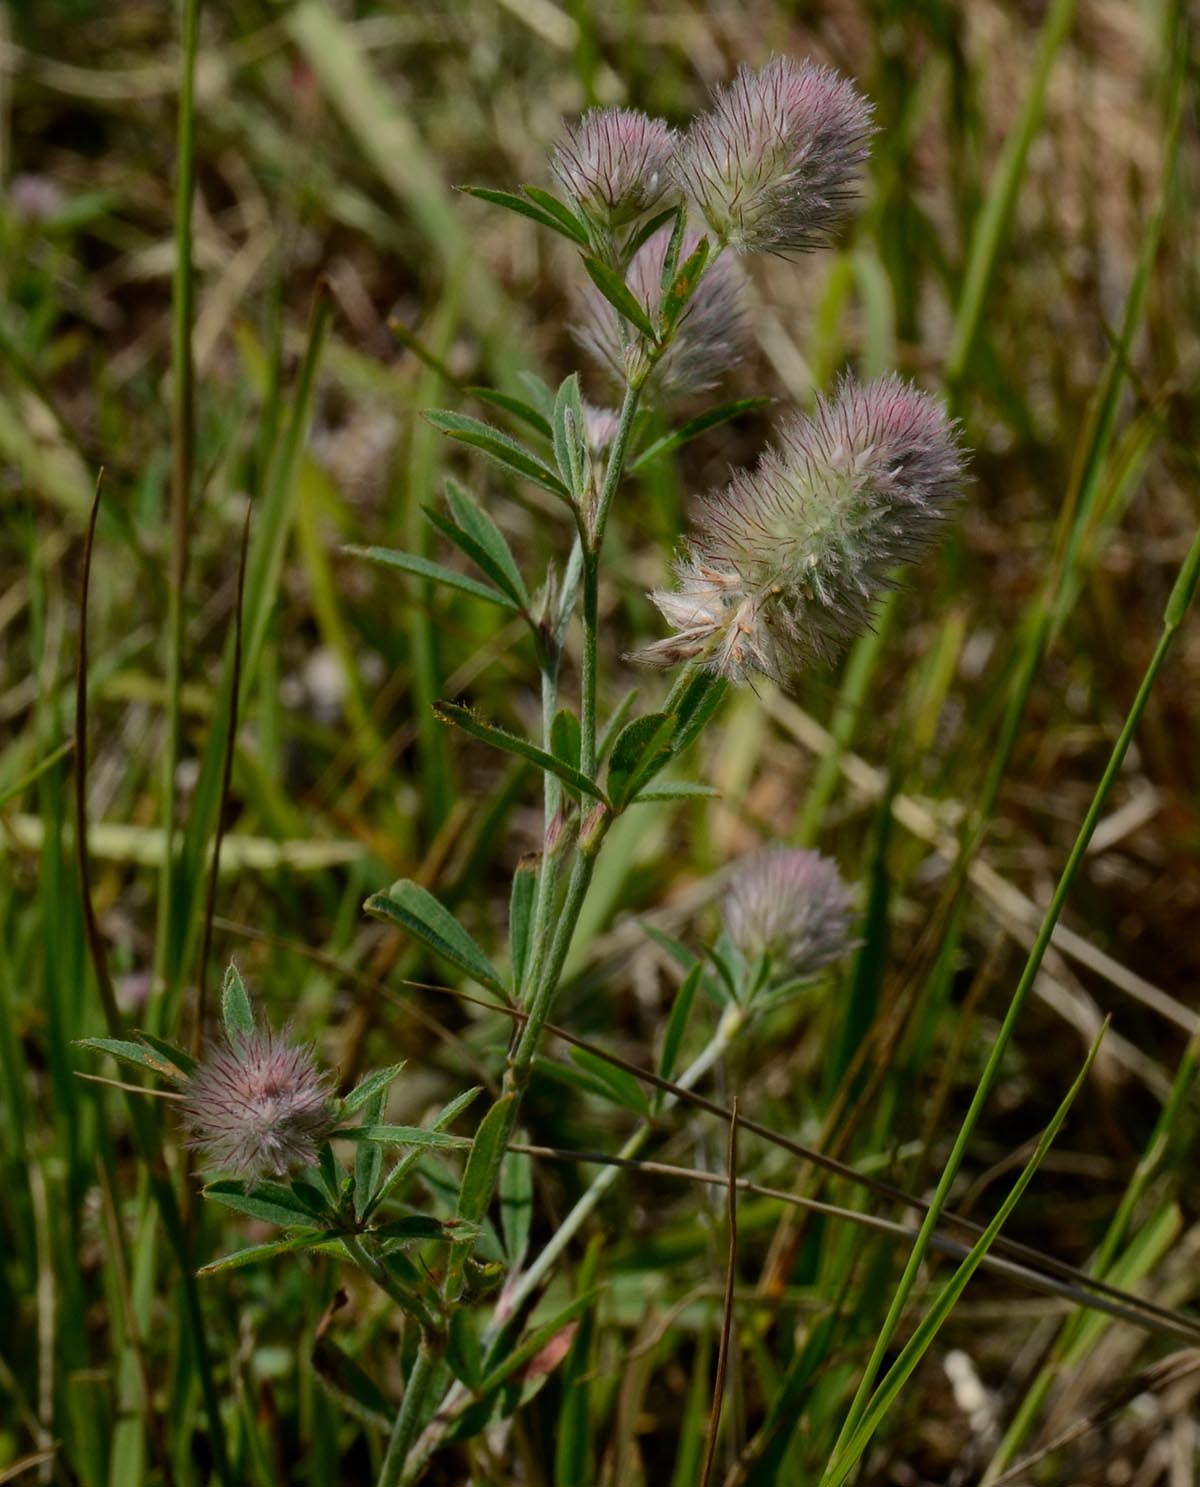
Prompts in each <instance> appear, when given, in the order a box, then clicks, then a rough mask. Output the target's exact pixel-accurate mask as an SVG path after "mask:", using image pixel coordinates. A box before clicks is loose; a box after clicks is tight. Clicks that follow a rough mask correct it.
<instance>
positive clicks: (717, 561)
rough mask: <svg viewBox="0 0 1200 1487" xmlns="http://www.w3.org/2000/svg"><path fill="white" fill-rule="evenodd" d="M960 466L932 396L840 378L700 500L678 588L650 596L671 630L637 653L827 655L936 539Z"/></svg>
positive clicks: (905, 386) (795, 659)
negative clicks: (755, 458) (895, 574)
mask: <svg viewBox="0 0 1200 1487" xmlns="http://www.w3.org/2000/svg"><path fill="white" fill-rule="evenodd" d="M963 473H964V460H963V454H962V451H961V449H960V447H959V444H958V439H957V431H956V427H955V425H954V423H953V422H952V421H951V420H950V419H949V418H948V417H947V415H946V412H945V410H944V409H943V408H942V406H941V404H940V403H938V402H936V401H935V400H934V399H933V398H931V397H929V396H928V395H927V394H925V393H923V392H920V391H918V389H917V388H915V387H913V386H911V385H910V384H909V383H906V382H904V381H902V380H901V379H900V378H899V377H895V376H889V377H881V378H880V379H879V380H878V381H875V382H871V383H868V384H867V385H866V386H863V385H862V384H860V383H858V382H856V381H854V380H852V379H850V378H846V379H845V380H843V382H842V383H841V385H840V386H839V387H838V389H837V391H836V393H835V394H834V396H833V397H830V398H822V399H820V400H819V401H818V403H817V406H816V408H815V410H814V411H813V413H812V414H811V415H807V416H797V417H793V418H792V419H791V420H790V421H789V422H788V423H786V424H784V425H783V427H782V428H781V429H780V431H779V435H778V442H777V444H776V445H775V446H774V447H771V448H768V450H767V451H766V453H765V454H764V455H763V456H762V458H761V459H760V461H759V463H758V466H757V467H756V468H755V469H754V470H753V471H750V472H747V471H738V472H736V473H735V474H734V476H733V478H732V480H731V481H730V483H729V485H728V486H727V487H726V489H725V490H724V491H723V492H721V493H720V494H719V495H716V496H711V497H709V498H708V499H707V501H706V502H705V503H704V505H703V508H702V510H701V515H700V522H699V533H698V535H697V537H696V538H695V540H694V542H693V544H692V547H691V549H690V550H689V551H688V552H687V553H685V555H684V557H683V558H682V559H681V561H680V562H679V563H678V564H677V566H676V577H677V580H678V587H677V588H676V589H674V590H671V591H667V592H660V593H654V594H651V596H650V597H651V599H652V600H653V601H654V603H655V604H656V605H657V606H658V608H659V610H660V611H661V612H662V614H663V616H664V617H665V618H666V620H667V622H668V623H669V624H670V625H672V626H673V627H674V629H675V630H676V632H677V633H676V634H675V635H673V636H671V637H669V638H668V639H666V640H662V641H659V642H657V643H656V644H655V645H652V646H650V647H648V648H647V649H646V650H645V651H643V652H642V653H641V656H640V659H642V660H646V661H650V662H658V663H660V664H666V665H669V664H672V663H674V662H676V661H682V660H692V659H698V660H700V661H702V663H703V664H705V665H706V666H707V667H708V668H709V669H710V670H712V671H715V672H717V673H718V674H719V675H722V676H725V677H727V678H729V679H730V680H732V681H745V680H746V679H747V678H748V677H749V676H751V675H752V674H754V673H760V674H762V675H764V676H769V677H773V678H774V679H775V680H776V681H780V682H786V681H787V680H788V679H789V678H790V677H791V676H793V675H795V673H796V672H798V671H800V670H802V669H804V668H805V667H806V666H809V665H811V664H812V663H814V662H816V661H822V660H826V659H828V658H830V657H831V656H833V655H835V654H836V653H837V652H838V651H839V650H840V649H841V648H842V647H843V646H844V645H845V644H846V643H847V642H848V641H849V640H851V639H852V638H853V637H854V636H855V635H858V634H860V633H861V632H862V631H863V630H865V629H867V628H868V626H869V623H870V616H871V606H872V603H873V602H874V600H875V598H876V597H877V596H878V594H879V593H880V592H881V591H882V590H884V589H886V588H888V587H890V584H891V580H890V577H889V575H890V574H891V572H892V570H893V569H895V568H897V567H899V566H900V565H901V564H904V563H909V562H912V561H913V560H914V559H916V558H918V557H920V556H921V555H922V554H923V553H924V552H926V551H927V550H928V549H929V548H930V547H932V546H933V544H934V543H935V542H936V541H937V539H938V536H939V534H940V532H941V529H942V523H943V522H944V520H945V519H946V516H947V515H948V513H949V511H950V510H951V508H952V507H953V505H954V504H955V502H956V501H957V499H958V496H959V493H960V489H961V486H962V481H963Z"/></svg>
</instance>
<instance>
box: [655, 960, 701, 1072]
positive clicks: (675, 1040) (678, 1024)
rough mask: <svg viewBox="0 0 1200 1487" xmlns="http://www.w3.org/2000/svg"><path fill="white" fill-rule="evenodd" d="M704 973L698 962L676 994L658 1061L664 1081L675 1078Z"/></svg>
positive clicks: (681, 983)
mask: <svg viewBox="0 0 1200 1487" xmlns="http://www.w3.org/2000/svg"><path fill="white" fill-rule="evenodd" d="M703 973H704V967H703V966H702V965H701V963H700V962H699V961H697V962H696V964H695V965H694V966H693V967H692V968H691V970H690V971H689V972H688V973H687V975H686V976H685V977H684V978H683V980H682V981H681V982H680V985H679V990H678V991H677V992H676V993H675V1001H674V1003H673V1004H672V1006H671V1015H670V1017H669V1018H668V1019H667V1031H666V1033H665V1034H664V1035H663V1046H662V1053H661V1054H660V1055H659V1059H658V1073H659V1076H660V1078H662V1079H673V1078H674V1077H675V1061H676V1059H677V1058H678V1057H679V1049H680V1047H681V1045H682V1043H683V1035H684V1033H685V1031H686V1030H687V1024H688V1018H689V1017H690V1016H691V1012H692V1003H693V1002H694V1001H695V1000H696V988H697V986H699V985H700V977H701V976H702V975H703ZM657 1094H658V1095H659V1096H661V1095H662V1091H661V1090H659V1091H657Z"/></svg>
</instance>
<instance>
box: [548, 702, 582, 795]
mask: <svg viewBox="0 0 1200 1487" xmlns="http://www.w3.org/2000/svg"><path fill="white" fill-rule="evenodd" d="M580 748H581V733H580V728H579V719H578V718H577V717H576V715H575V714H574V713H573V712H572V711H571V709H570V708H569V707H564V708H560V709H559V710H558V712H557V713H555V715H554V721H553V722H552V723H551V724H550V752H551V753H552V754H553V755H554V757H555V758H556V759H557V760H559V761H560V762H561V763H562V764H565V765H566V767H567V768H568V769H569V770H571V771H572V772H575V771H577V770H578V769H579V754H580ZM571 793H572V795H573V796H574V797H575V799H576V800H578V799H579V791H578V790H574V789H573V790H572V791H571Z"/></svg>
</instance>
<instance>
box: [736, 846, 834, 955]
mask: <svg viewBox="0 0 1200 1487" xmlns="http://www.w3.org/2000/svg"><path fill="white" fill-rule="evenodd" d="M852 916H853V898H852V894H851V890H850V889H849V888H848V887H847V885H846V884H845V883H844V882H843V881H842V876H841V874H840V873H839V872H838V867H837V863H836V862H834V861H833V860H832V859H831V858H828V857H823V856H822V855H821V854H820V853H819V852H810V851H808V850H807V849H805V848H802V847H796V848H787V847H765V848H763V849H762V850H761V851H758V852H753V853H751V854H750V855H749V856H748V857H745V858H743V859H742V861H741V862H739V863H737V864H736V865H735V867H734V870H733V873H732V875H731V879H730V887H729V894H728V897H727V898H726V900H725V902H724V904H723V906H722V915H721V917H722V921H723V924H724V928H725V933H726V935H727V936H728V937H729V940H730V942H731V944H732V945H733V946H734V948H735V949H736V950H737V951H738V952H739V953H740V954H741V956H742V957H743V959H744V960H746V961H747V962H749V963H754V962H756V961H757V960H758V959H759V958H760V957H762V956H765V957H766V958H767V959H768V960H769V961H770V962H771V968H772V971H773V973H774V974H775V975H776V976H777V977H780V978H783V977H789V978H793V979H797V980H802V979H804V978H806V977H809V976H813V975H815V974H816V972H818V971H820V970H823V969H824V968H825V967H826V966H828V965H832V964H833V962H834V961H836V960H840V959H841V958H842V956H843V955H845V954H846V952H847V951H848V950H850V949H851V948H852V945H853V941H852V940H851V933H850V931H851V922H852Z"/></svg>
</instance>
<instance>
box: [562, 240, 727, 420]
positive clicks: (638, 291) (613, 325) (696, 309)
mask: <svg viewBox="0 0 1200 1487" xmlns="http://www.w3.org/2000/svg"><path fill="white" fill-rule="evenodd" d="M700 238H701V234H700V233H698V232H696V231H688V232H685V233H684V235H683V242H682V243H681V244H680V252H679V261H680V262H681V263H683V262H686V260H687V258H688V257H689V256H690V254H691V253H692V252H693V251H694V249H695V248H696V246H697V245H698V243H699V242H700ZM670 242H671V228H670V226H667V227H661V228H659V230H658V231H657V232H656V233H654V234H653V236H652V237H651V238H650V239H649V240H648V241H647V242H645V243H643V244H642V246H641V247H640V248H639V249H638V251H637V252H636V253H635V254H634V255H633V261H632V263H631V264H630V265H629V270H628V272H627V273H626V275H625V282H626V283H627V284H628V285H629V288H630V289H631V290H632V291H633V294H634V296H635V298H636V299H637V300H638V301H639V302H640V303H641V304H642V305H644V306H645V309H646V312H647V314H648V315H649V316H650V319H651V320H652V321H653V320H656V319H657V318H658V313H659V307H660V305H661V303H662V298H663V287H662V274H663V264H664V263H665V262H666V257H667V249H668V247H669V245H670ZM581 311H582V313H581V317H580V323H579V324H578V325H577V326H576V327H575V338H576V340H577V341H578V342H579V344H580V345H581V346H582V347H583V349H584V350H585V351H586V352H587V353H588V355H589V356H591V357H592V358H593V359H594V360H595V361H596V362H597V363H598V364H599V365H600V366H602V367H604V368H605V369H606V370H608V371H610V372H611V373H612V374H613V376H614V377H615V378H616V379H617V381H618V382H619V383H620V382H623V381H624V380H625V376H626V372H627V371H628V370H630V369H631V368H630V367H628V366H627V361H626V358H627V356H629V355H632V356H634V357H636V356H638V355H640V351H639V349H638V347H637V344H636V338H635V339H634V341H632V342H627V341H626V339H625V337H626V335H627V334H628V331H627V328H626V327H625V326H624V324H623V322H622V321H621V320H620V318H619V317H618V315H617V313H616V311H615V310H614V309H613V307H612V306H611V305H610V304H609V302H608V301H607V300H606V299H605V298H604V296H603V295H602V294H601V293H600V291H599V290H598V289H597V288H596V287H595V285H594V284H589V285H588V286H587V287H586V288H585V290H584V291H583V294H582V297H581ZM748 343H749V328H748V326H747V321H746V312H745V307H744V304H743V282H742V272H741V270H740V269H739V268H738V266H737V264H736V263H735V262H734V261H733V260H732V258H730V257H729V256H728V255H726V256H725V257H722V258H718V259H716V260H714V261H713V262H712V263H710V264H709V266H708V268H707V269H706V270H705V273H704V276H703V278H702V279H701V280H700V284H699V287H698V288H697V290H696V292H695V294H694V295H693V297H692V300H691V303H690V304H689V305H688V308H687V310H686V311H685V312H684V315H683V318H682V320H681V321H680V322H679V326H678V328H677V329H676V331H675V334H674V336H673V338H672V340H671V344H670V345H669V346H668V348H667V350H666V351H665V353H664V354H663V355H662V357H661V358H660V360H659V362H658V364H657V366H656V367H655V368H654V371H653V372H652V373H651V375H650V380H649V382H648V384H647V386H648V390H649V392H650V393H651V395H652V396H656V397H658V398H660V399H664V400H665V399H670V398H678V397H687V396H689V395H690V394H692V393H697V392H706V391H707V390H708V389H709V388H710V387H715V386H716V385H717V383H718V382H719V381H720V380H721V378H722V377H723V376H724V375H725V373H726V372H727V371H729V369H730V368H731V367H734V366H736V365H737V363H738V362H739V361H741V359H742V357H743V356H745V354H746V348H747V345H748Z"/></svg>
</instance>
